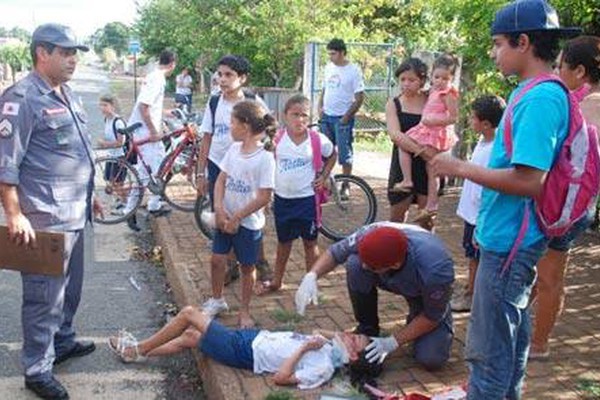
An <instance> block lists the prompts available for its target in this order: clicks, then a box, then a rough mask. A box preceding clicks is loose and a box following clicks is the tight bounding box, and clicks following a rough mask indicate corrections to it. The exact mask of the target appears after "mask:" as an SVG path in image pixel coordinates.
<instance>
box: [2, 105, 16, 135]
mask: <svg viewBox="0 0 600 400" xmlns="http://www.w3.org/2000/svg"><path fill="white" fill-rule="evenodd" d="M5 105H6V104H5ZM12 134H13V126H12V123H11V122H10V121H9V120H7V119H6V118H4V119H3V120H1V121H0V138H3V139H8V138H9V137H11V136H12Z"/></svg>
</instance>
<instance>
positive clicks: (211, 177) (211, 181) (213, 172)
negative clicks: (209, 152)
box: [206, 160, 221, 210]
mask: <svg viewBox="0 0 600 400" xmlns="http://www.w3.org/2000/svg"><path fill="white" fill-rule="evenodd" d="M206 169H207V170H208V176H207V177H206V180H207V181H208V196H209V199H210V209H211V210H214V209H215V201H214V200H213V199H214V198H215V183H216V182H217V178H218V177H219V174H220V173H221V169H220V168H219V166H218V165H217V164H215V163H214V162H212V161H210V160H208V165H207V166H206Z"/></svg>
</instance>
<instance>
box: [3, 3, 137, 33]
mask: <svg viewBox="0 0 600 400" xmlns="http://www.w3.org/2000/svg"><path fill="white" fill-rule="evenodd" d="M147 1H148V0H137V1H136V0H0V26H2V27H4V28H7V29H11V28H13V27H14V26H19V27H21V28H24V29H26V30H28V31H29V32H30V33H31V32H33V30H34V29H35V27H36V26H37V25H40V24H43V23H47V22H57V23H62V24H63V25H69V26H70V27H71V28H73V29H74V30H75V34H76V35H77V36H78V37H79V38H80V39H84V37H85V36H89V35H91V34H92V33H94V32H95V31H96V29H98V28H102V27H103V26H104V25H106V23H108V22H113V21H119V22H123V23H125V24H127V25H129V24H131V23H132V22H133V21H134V20H135V16H136V5H135V4H136V3H138V4H145V3H146V2H147Z"/></svg>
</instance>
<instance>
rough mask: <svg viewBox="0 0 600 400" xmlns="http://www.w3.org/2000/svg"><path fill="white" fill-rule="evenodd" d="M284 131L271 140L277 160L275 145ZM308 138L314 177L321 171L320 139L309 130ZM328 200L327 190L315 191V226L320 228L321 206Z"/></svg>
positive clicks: (281, 130)
mask: <svg viewBox="0 0 600 400" xmlns="http://www.w3.org/2000/svg"><path fill="white" fill-rule="evenodd" d="M286 132H287V131H286V130H285V128H284V129H279V130H278V131H277V133H276V134H275V137H274V138H273V143H274V144H275V157H276V158H277V145H278V144H279V142H281V139H282V138H283V135H285V134H286ZM308 136H309V137H310V147H311V148H312V154H313V159H312V164H313V169H314V170H315V176H316V175H317V174H318V173H319V172H321V169H323V155H322V154H321V137H320V136H319V132H317V131H315V130H312V129H309V130H308ZM328 199H329V194H328V190H327V189H321V190H318V191H317V190H315V203H316V204H315V207H316V210H317V226H318V227H319V228H320V227H321V219H322V218H321V204H323V203H326V202H327V200H328Z"/></svg>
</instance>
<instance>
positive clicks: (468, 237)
mask: <svg viewBox="0 0 600 400" xmlns="http://www.w3.org/2000/svg"><path fill="white" fill-rule="evenodd" d="M474 233H475V225H471V224H470V223H468V222H466V221H465V230H464V232H463V241H462V246H463V249H465V257H467V258H469V259H471V260H479V248H477V247H475V246H474V245H473V234H474Z"/></svg>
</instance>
